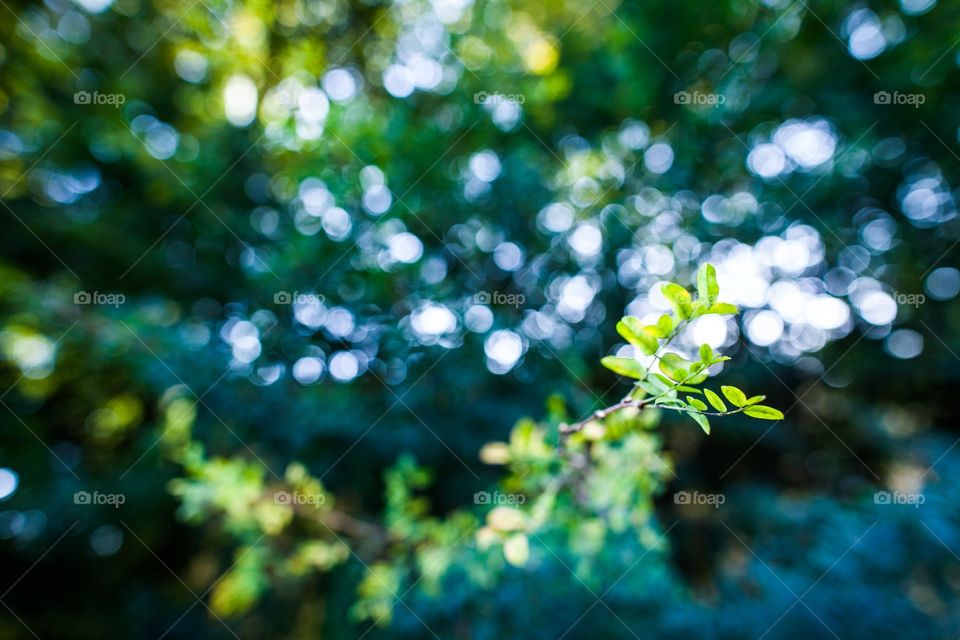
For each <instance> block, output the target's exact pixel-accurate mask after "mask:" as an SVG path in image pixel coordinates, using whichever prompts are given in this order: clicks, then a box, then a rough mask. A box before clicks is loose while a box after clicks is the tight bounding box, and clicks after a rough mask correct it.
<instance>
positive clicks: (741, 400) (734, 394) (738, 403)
mask: <svg viewBox="0 0 960 640" xmlns="http://www.w3.org/2000/svg"><path fill="white" fill-rule="evenodd" d="M720 391H722V392H723V395H725V396H726V397H727V400H729V401H730V404H732V405H733V406H735V407H742V406H744V405H746V404H747V395H746V394H745V393H744V392H743V391H740V389H737V388H736V387H731V386H727V385H723V386H722V387H720Z"/></svg>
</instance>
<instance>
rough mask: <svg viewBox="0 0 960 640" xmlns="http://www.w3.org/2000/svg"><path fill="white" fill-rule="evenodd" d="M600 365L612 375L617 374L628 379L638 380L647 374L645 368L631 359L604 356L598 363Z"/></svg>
mask: <svg viewBox="0 0 960 640" xmlns="http://www.w3.org/2000/svg"><path fill="white" fill-rule="evenodd" d="M600 364H602V365H603V366H605V367H606V368H607V369H610V371H613V372H614V373H619V374H620V375H622V376H627V377H628V378H636V379H637V380H640V379H641V378H643V376H645V375H646V374H647V370H646V368H645V367H644V366H643V365H642V364H640V363H639V362H637V361H636V360H634V359H633V358H619V357H617V356H606V357H605V358H603V359H602V360H601V361H600Z"/></svg>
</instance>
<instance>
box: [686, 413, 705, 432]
mask: <svg viewBox="0 0 960 640" xmlns="http://www.w3.org/2000/svg"><path fill="white" fill-rule="evenodd" d="M687 415H688V416H690V417H691V418H693V421H694V422H696V423H697V424H698V425H700V428H701V429H703V432H704V433H705V434H707V435H710V421H709V420H707V416H705V415H703V414H702V413H687Z"/></svg>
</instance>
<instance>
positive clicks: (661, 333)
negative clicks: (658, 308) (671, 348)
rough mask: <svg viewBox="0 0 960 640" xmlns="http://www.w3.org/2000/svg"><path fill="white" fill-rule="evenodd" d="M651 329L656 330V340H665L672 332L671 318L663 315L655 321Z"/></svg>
mask: <svg viewBox="0 0 960 640" xmlns="http://www.w3.org/2000/svg"><path fill="white" fill-rule="evenodd" d="M650 328H651V329H654V328H655V329H656V331H657V333H656V334H655V335H656V336H657V337H658V338H666V337H667V336H669V335H670V333H671V332H672V331H673V328H674V324H673V318H671V317H670V316H668V315H667V314H663V315H662V316H660V317H659V318H658V319H657V324H656V325H654V327H650Z"/></svg>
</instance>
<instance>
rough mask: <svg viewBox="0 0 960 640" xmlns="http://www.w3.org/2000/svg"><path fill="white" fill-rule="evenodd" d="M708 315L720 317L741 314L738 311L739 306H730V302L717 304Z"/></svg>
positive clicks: (711, 307)
mask: <svg viewBox="0 0 960 640" xmlns="http://www.w3.org/2000/svg"><path fill="white" fill-rule="evenodd" d="M707 313H718V314H720V315H727V314H730V313H740V310H739V309H737V305H735V304H730V303H729V302H717V303H716V304H713V305H711V306H710V308H709V309H707Z"/></svg>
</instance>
